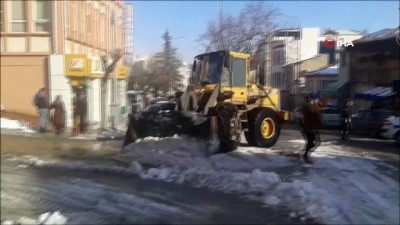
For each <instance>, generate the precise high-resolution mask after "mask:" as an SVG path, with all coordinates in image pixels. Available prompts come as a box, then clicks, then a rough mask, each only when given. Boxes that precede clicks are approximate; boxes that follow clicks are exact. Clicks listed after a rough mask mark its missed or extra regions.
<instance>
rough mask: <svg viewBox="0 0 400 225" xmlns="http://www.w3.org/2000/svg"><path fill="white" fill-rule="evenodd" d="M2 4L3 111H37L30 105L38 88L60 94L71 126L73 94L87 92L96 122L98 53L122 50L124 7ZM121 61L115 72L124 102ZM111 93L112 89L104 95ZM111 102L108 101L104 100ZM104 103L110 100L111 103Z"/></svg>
mask: <svg viewBox="0 0 400 225" xmlns="http://www.w3.org/2000/svg"><path fill="white" fill-rule="evenodd" d="M0 3H1V104H2V105H3V107H4V108H5V110H7V111H11V112H17V113H23V114H27V115H36V110H35V107H34V106H33V104H32V99H33V96H34V94H35V93H36V92H37V91H38V89H39V88H41V87H46V88H47V89H48V94H49V96H50V98H51V99H54V97H55V96H56V95H62V97H63V99H64V102H65V104H66V109H67V118H68V120H67V124H68V125H69V126H71V125H72V116H71V115H72V112H71V108H72V105H71V104H72V98H73V96H74V94H76V92H77V91H79V90H80V91H83V92H84V93H85V94H86V96H87V105H88V115H87V116H88V118H89V121H92V122H98V121H99V120H100V98H99V96H100V78H101V77H102V75H103V74H104V72H103V71H102V67H101V64H100V59H99V56H100V55H105V54H107V53H110V52H112V51H114V50H115V49H122V50H124V22H123V21H124V20H123V19H124V18H123V17H124V14H123V13H124V7H125V4H124V2H123V1H122V0H115V1H88V0H83V1H65V0H64V1H47V0H31V1H25V0H3V1H1V2H0ZM122 64H123V60H120V61H119V64H118V66H117V68H116V70H115V76H116V79H115V80H116V82H117V85H115V86H117V87H118V89H112V88H111V87H112V86H113V85H111V83H112V81H113V80H110V81H109V86H110V88H109V90H110V92H111V91H113V92H114V94H115V95H116V96H117V97H116V98H117V99H118V101H117V102H118V103H119V104H124V103H125V94H124V90H125V86H126V79H127V75H128V73H127V71H126V67H124V66H123V65H122ZM113 76H114V75H113ZM108 96H111V93H110V94H109V95H108ZM108 101H109V103H110V102H111V99H108ZM109 103H108V104H109Z"/></svg>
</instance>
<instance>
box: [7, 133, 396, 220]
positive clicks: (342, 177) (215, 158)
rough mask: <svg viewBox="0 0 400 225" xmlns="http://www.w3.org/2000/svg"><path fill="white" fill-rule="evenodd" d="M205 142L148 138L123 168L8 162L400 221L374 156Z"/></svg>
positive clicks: (330, 148)
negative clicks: (298, 154) (305, 154)
mask: <svg viewBox="0 0 400 225" xmlns="http://www.w3.org/2000/svg"><path fill="white" fill-rule="evenodd" d="M298 142H299V143H300V141H298ZM207 147H208V145H207V143H205V142H203V141H199V140H196V139H193V138H188V137H173V138H162V139H157V138H148V139H147V140H146V141H144V140H143V141H139V142H137V143H133V144H131V145H129V146H127V147H126V148H125V149H124V151H123V153H121V154H120V155H119V156H118V157H117V159H118V160H119V161H124V162H126V163H128V164H129V166H128V167H118V166H109V165H108V166H100V165H88V164H86V163H84V162H65V161H61V162H56V161H43V160H40V159H38V158H35V157H26V156H25V157H14V158H12V157H8V160H14V161H18V162H20V163H23V164H24V165H29V166H35V167H60V168H65V169H75V170H76V169H80V170H88V171H99V172H113V173H124V174H136V175H139V176H140V177H142V178H144V179H156V180H164V181H167V182H176V183H185V184H189V185H192V186H195V187H202V188H208V189H211V190H216V191H221V192H225V193H234V194H243V195H244V196H247V197H248V198H250V199H256V200H259V201H262V202H264V203H265V204H266V205H269V206H271V207H277V206H285V207H288V208H289V209H290V210H291V211H292V213H291V214H290V215H288V216H291V217H298V218H299V219H303V220H304V219H306V218H314V219H315V220H317V221H318V222H321V223H327V224H382V223H385V224H399V214H398V211H399V185H398V181H396V180H394V179H392V178H390V177H389V176H387V175H385V173H382V169H377V166H378V165H379V166H380V167H384V168H386V169H387V170H397V172H398V168H393V167H391V166H387V165H385V164H384V162H382V161H380V160H378V159H374V158H362V157H359V156H355V155H352V154H350V153H343V151H340V149H339V147H338V146H335V145H332V144H326V143H323V144H322V145H321V146H320V147H319V148H318V149H317V150H316V151H315V152H313V153H312V156H313V157H315V163H314V164H312V165H311V166H310V167H305V166H304V165H303V163H302V162H301V161H300V160H299V159H298V158H294V157H287V156H282V155H278V154H277V153H276V152H275V151H273V150H271V149H263V148H255V147H239V149H238V150H236V151H233V152H230V153H228V154H216V155H215V154H210V152H209V151H208V150H207ZM293 151H294V152H295V151H298V149H293ZM142 165H151V166H152V167H153V168H149V169H145V168H144V167H143V166H142ZM147 168H148V167H147ZM71 191H74V190H72V189H71ZM75 191H78V190H75Z"/></svg>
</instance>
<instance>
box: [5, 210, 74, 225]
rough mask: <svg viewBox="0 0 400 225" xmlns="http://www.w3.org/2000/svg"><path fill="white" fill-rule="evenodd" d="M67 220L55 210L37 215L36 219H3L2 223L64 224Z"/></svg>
mask: <svg viewBox="0 0 400 225" xmlns="http://www.w3.org/2000/svg"><path fill="white" fill-rule="evenodd" d="M67 221H68V218H67V217H65V216H64V215H62V214H61V212H60V211H56V212H53V213H51V212H47V213H43V214H41V215H39V216H38V218H37V219H33V218H28V217H21V218H19V219H18V220H17V221H16V222H14V221H13V220H5V221H3V223H2V224H3V225H16V224H20V225H36V224H41V225H64V224H66V223H67Z"/></svg>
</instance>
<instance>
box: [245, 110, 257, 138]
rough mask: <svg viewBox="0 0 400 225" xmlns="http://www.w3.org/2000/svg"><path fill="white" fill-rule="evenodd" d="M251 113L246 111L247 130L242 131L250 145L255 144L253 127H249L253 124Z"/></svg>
mask: <svg viewBox="0 0 400 225" xmlns="http://www.w3.org/2000/svg"><path fill="white" fill-rule="evenodd" d="M253 114H254V113H253ZM253 114H251V113H250V112H248V113H247V120H248V122H247V124H248V130H249V131H246V132H244V137H245V138H246V141H247V143H248V144H249V145H250V146H257V142H256V140H255V139H254V134H253V129H252V127H251V125H252V124H254V117H255V116H254V115H253Z"/></svg>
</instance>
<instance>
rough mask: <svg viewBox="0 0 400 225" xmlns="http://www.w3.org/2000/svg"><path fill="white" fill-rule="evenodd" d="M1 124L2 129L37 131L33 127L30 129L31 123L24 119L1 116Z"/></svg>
mask: <svg viewBox="0 0 400 225" xmlns="http://www.w3.org/2000/svg"><path fill="white" fill-rule="evenodd" d="M0 125H1V129H9V130H19V131H22V132H26V133H33V132H35V131H33V130H32V129H30V128H29V124H28V123H27V122H24V121H19V120H10V119H7V118H1V121H0Z"/></svg>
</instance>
